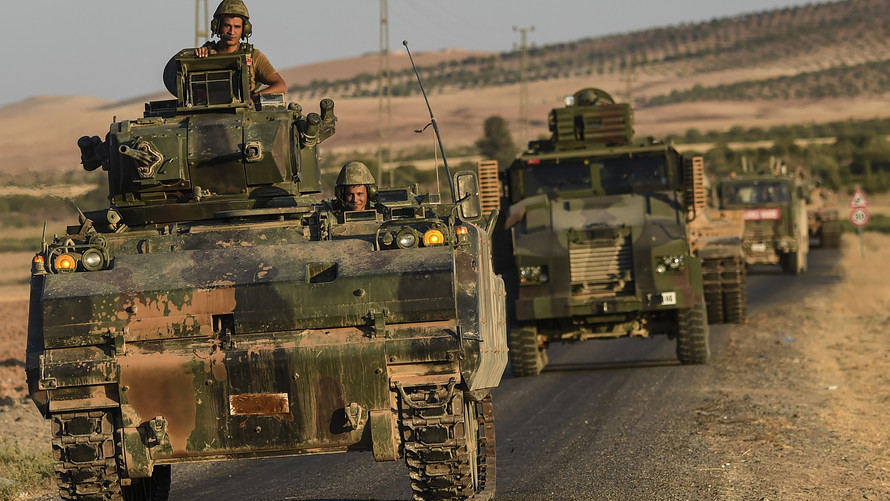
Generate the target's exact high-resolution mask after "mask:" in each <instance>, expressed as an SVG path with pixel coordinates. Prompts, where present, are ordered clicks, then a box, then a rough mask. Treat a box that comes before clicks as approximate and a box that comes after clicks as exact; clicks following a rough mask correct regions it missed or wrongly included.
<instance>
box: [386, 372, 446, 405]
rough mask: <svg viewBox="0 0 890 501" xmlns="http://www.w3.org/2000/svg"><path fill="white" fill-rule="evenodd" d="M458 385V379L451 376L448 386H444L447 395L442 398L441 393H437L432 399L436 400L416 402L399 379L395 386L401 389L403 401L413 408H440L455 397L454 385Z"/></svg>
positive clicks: (400, 393)
mask: <svg viewBox="0 0 890 501" xmlns="http://www.w3.org/2000/svg"><path fill="white" fill-rule="evenodd" d="M456 385H457V379H455V378H451V379H449V380H448V386H446V387H445V388H444V390H445V395H444V396H443V397H442V398H439V395H438V394H436V398H435V399H431V400H434V401H426V402H415V401H414V400H411V398H409V397H408V394H407V393H406V392H405V388H404V387H402V383H401V382H399V381H395V387H396V389H397V390H399V395H401V397H402V401H403V402H405V404H406V405H407V406H408V407H411V408H412V409H439V408H443V407H445V405H446V404H448V402H450V401H451V399H452V398H454V387H455V386H456Z"/></svg>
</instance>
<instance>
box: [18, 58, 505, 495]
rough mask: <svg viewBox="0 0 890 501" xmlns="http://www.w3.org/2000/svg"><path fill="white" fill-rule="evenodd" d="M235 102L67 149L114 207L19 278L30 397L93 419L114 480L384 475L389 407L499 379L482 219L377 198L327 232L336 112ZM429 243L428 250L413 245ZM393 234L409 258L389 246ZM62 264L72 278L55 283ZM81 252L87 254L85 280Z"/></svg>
mask: <svg viewBox="0 0 890 501" xmlns="http://www.w3.org/2000/svg"><path fill="white" fill-rule="evenodd" d="M190 57H191V56H190V55H189V54H188V53H187V52H183V53H180V55H179V56H178V59H177V61H180V63H181V64H182V68H181V69H180V71H187V70H188V66H189V65H191V64H195V65H197V66H199V67H200V68H205V67H206V68H211V67H212V65H213V64H225V65H230V66H231V65H235V63H237V61H236V60H234V59H231V60H230V58H229V57H228V56H221V58H220V59H218V63H215V62H213V61H210V62H206V61H205V62H195V61H193V60H194V58H193V57H192V58H191V59H189V58H190ZM232 57H243V55H242V56H232ZM235 66H237V65H235ZM232 67H234V66H232ZM200 68H199V69H200ZM206 68H205V69H206ZM211 69H212V68H211ZM180 90H182V89H180ZM236 94H237V93H235V92H234V91H233V94H232V95H233V97H232V99H230V101H232V102H231V103H229V104H226V105H225V106H223V105H218V106H217V108H220V109H219V110H216V111H215V110H213V109H212V108H213V107H210V108H211V109H206V110H192V109H190V107H189V106H187V102H186V100H184V98H183V96H178V99H177V100H171V101H169V102H168V101H162V102H152V103H148V104H147V105H146V116H145V117H144V118H142V119H138V120H135V121H122V122H117V123H115V124H112V126H111V128H110V133H109V135H108V137H107V138H106V140H105V141H102V140H98V138H92V139H91V138H84V139H82V140H81V141H80V142H79V144H80V145H81V149H82V158H83V162H84V166H85V167H87V168H88V169H91V168H98V167H99V166H102V167H103V168H104V169H105V170H107V171H108V177H109V189H110V193H111V200H112V204H113V205H112V207H111V208H109V209H104V210H95V211H90V212H87V213H85V214H84V215H83V216H82V217H81V219H80V221H79V224H78V225H72V226H70V227H69V228H68V234H67V235H64V236H61V237H58V238H55V239H54V240H53V241H52V242H50V243H47V244H45V246H44V249H43V250H42V251H41V252H40V253H38V256H37V258H38V259H36V260H35V263H34V265H33V267H32V296H31V309H30V318H29V332H28V337H29V340H28V353H27V360H28V362H27V374H28V383H29V388H30V390H31V395H32V398H33V400H34V401H35V403H36V404H37V405H38V408H39V409H40V410H41V412H43V413H44V415H45V416H46V417H48V418H52V419H54V420H55V421H56V422H58V423H59V427H61V428H64V427H65V426H67V425H66V424H65V423H68V422H69V421H71V422H80V421H78V420H86V421H88V420H89V419H93V418H92V417H87V416H92V415H93V414H92V413H93V412H95V413H96V414H97V415H99V414H101V415H102V416H103V417H102V418H101V419H102V420H104V421H103V422H108V423H112V425H111V426H113V427H114V429H113V430H111V431H105V432H103V433H105V435H107V436H111V435H112V434H118V435H119V436H120V438H121V439H122V440H120V441H119V444H118V445H117V447H118V448H119V450H117V452H115V449H112V451H111V452H107V451H105V452H107V454H105V458H106V459H110V458H111V457H112V456H116V457H118V468H119V470H118V471H119V473H120V475H121V476H122V477H130V478H144V477H148V476H150V475H151V472H152V468H153V465H154V464H158V463H173V462H182V461H195V460H205V459H207V460H209V459H223V458H242V457H259V456H273V455H291V454H311V453H320V452H340V451H347V450H353V449H354V450H373V451H374V456H375V459H377V460H393V459H396V458H397V457H398V456H399V454H400V453H401V446H400V444H401V443H402V441H403V440H404V439H405V438H404V437H401V436H400V430H401V429H402V428H401V427H400V419H401V416H402V414H401V413H402V412H403V410H402V409H400V404H399V402H400V398H403V395H405V394H407V393H406V391H407V392H410V393H411V394H412V395H416V394H418V393H421V392H423V391H425V390H424V388H426V387H428V386H434V387H441V388H445V387H451V388H456V389H457V391H458V392H467V394H468V395H474V396H475V397H476V398H479V399H482V398H483V397H484V396H485V394H486V393H487V392H488V391H489V390H490V389H491V388H492V387H494V386H496V385H497V384H498V383H499V381H500V377H501V374H502V373H503V370H504V367H505V365H506V357H507V354H506V351H507V348H506V333H505V329H506V320H505V309H504V297H505V292H504V284H503V280H502V279H501V278H500V277H499V276H497V275H495V274H494V271H493V268H492V265H491V242H490V234H489V233H488V232H487V231H486V230H484V229H483V228H482V227H481V226H479V225H485V224H487V219H486V218H485V217H482V218H477V219H473V220H463V219H461V218H460V217H459V216H458V214H461V210H460V208H458V207H456V206H455V205H454V204H450V203H442V202H441V201H440V200H439V198H438V196H433V195H424V194H416V193H414V192H413V191H412V190H411V189H408V188H393V189H391V190H389V191H388V192H387V191H386V190H381V194H380V200H379V201H378V204H377V205H378V210H377V212H372V213H369V217H370V219H366V220H363V221H357V222H344V219H345V218H344V215H343V214H341V213H338V212H335V211H334V210H333V208H332V207H333V206H332V204H330V203H318V202H317V201H315V200H314V199H313V198H311V197H307V196H305V194H306V193H309V194H312V193H314V192H317V191H319V190H320V184H319V183H320V172H319V168H318V162H317V159H318V156H317V150H316V146H317V144H318V143H320V142H321V141H323V140H324V139H325V138H327V137H329V136H330V135H331V134H333V127H334V124H335V122H336V117H334V116H333V102H330V101H329V100H326V101H327V102H326V101H322V103H321V113H320V114H315V113H310V114H309V115H303V114H302V108H301V107H300V106H299V105H284V104H283V103H279V102H274V101H273V102H269V103H261V106H260V109H254V108H253V105H252V104H250V103H247V102H244V101H241V100H239V99H240V98H236V97H235V95H236ZM238 95H240V94H238ZM158 158H161V160H158ZM472 184H473V183H470V186H472ZM474 197H478V195H476V194H474V193H471V196H470V197H469V199H468V202H467V203H472V202H474V200H475V199H474ZM477 223H478V225H477ZM432 229H435V230H438V231H440V232H441V233H442V236H443V237H444V241H443V242H441V243H438V244H426V243H424V242H423V235H424V233H425V232H427V231H429V230H432ZM407 233H410V234H412V235H414V236H415V237H416V240H415V242H416V243H414V244H413V245H408V246H406V247H405V248H402V247H400V246H399V244H398V238H397V237H398V236H399V235H402V234H407ZM66 253H67V254H70V255H71V256H73V258H74V259H75V260H76V261H77V263H78V264H77V268H76V269H74V270H70V271H65V270H60V269H57V268H56V267H55V264H54V259H55V258H56V257H57V256H59V255H62V254H66ZM90 253H93V255H94V256H95V255H101V256H103V261H102V262H101V264H100V265H99V266H97V267H96V269H94V270H93V271H88V268H87V265H86V259H85V257H86V256H87V255H88V254H90ZM96 253H98V254H96ZM421 394H422V393H421ZM400 395H402V396H400ZM461 401H462V400H461ZM78 412H79V414H77V413H78ZM60 413H68V414H60ZM96 419H99V418H96ZM54 437H61V438H59V440H62V439H65V440H68V439H69V438H68V436H67V435H65V432H64V430H63V432H57V433H56V435H54ZM109 443H110V442H109ZM103 444H104V442H103ZM66 447H67V446H65V447H62V448H61V449H64V450H65V451H66V452H65V454H69V453H75V454H76V453H81V452H82V451H80V450H79V449H77V448H75V447H72V448H66ZM102 447H103V449H102V450H103V451H104V450H105V449H104V447H105V446H104V445H103V446H102ZM87 449H89V448H87ZM96 450H98V449H96ZM86 452H87V453H93V452H94V451H93V449H89V450H86ZM105 452H103V453H105ZM57 466H58V467H59V469H60V472H61V473H60V474H62V475H63V476H64V475H65V474H66V473H65V472H66V471H67V469H68V468H70V466H69V465H67V463H65V462H64V461H62V462H60V463H57ZM62 483H63V484H64V483H65V481H63V482H62ZM63 488H64V487H63Z"/></svg>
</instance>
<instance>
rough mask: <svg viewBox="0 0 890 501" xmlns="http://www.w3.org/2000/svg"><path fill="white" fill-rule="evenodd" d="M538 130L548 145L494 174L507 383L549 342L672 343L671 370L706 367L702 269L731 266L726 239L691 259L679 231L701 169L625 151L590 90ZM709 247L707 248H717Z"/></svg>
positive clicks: (670, 156)
mask: <svg viewBox="0 0 890 501" xmlns="http://www.w3.org/2000/svg"><path fill="white" fill-rule="evenodd" d="M548 124H549V128H550V131H551V133H552V134H551V137H550V138H549V139H543V140H535V141H530V142H529V143H528V149H527V150H526V151H525V152H523V153H521V154H520V155H519V156H518V157H517V158H516V159H515V160H514V161H513V163H512V164H511V165H510V166H509V167H508V168H507V169H506V170H505V171H504V174H503V182H504V185H505V188H504V189H505V194H506V196H505V200H504V201H503V203H502V206H504V207H509V208H508V210H507V211H506V217H505V220H504V222H503V228H504V230H503V231H504V233H502V235H503V237H502V238H500V239H498V242H499V243H501V245H498V246H497V247H498V251H497V254H498V260H497V261H498V262H499V263H506V265H505V267H504V277H505V280H506V281H507V282H508V285H507V291H508V303H507V304H508V317H509V318H510V327H509V340H510V355H511V356H510V360H511V367H512V370H513V374H514V375H517V376H529V375H537V374H539V373H540V372H541V371H542V370H543V368H544V367H545V366H546V365H547V363H548V357H547V346H548V345H549V344H550V343H552V342H556V341H559V342H566V341H568V342H571V341H581V340H588V339H595V338H616V337H623V336H640V337H648V336H650V335H656V334H661V335H667V336H668V337H670V338H676V340H677V348H676V352H677V357H678V358H679V360H680V361H681V362H682V363H685V364H701V363H706V362H707V361H708V358H709V356H710V349H709V343H708V321H707V310H706V301H705V288H704V283H703V278H702V269H703V264H702V263H703V261H706V260H707V259H719V258H727V257H735V258H738V259H740V255H741V254H740V246H739V241H738V239H736V240H735V244H734V246H732V245H730V246H729V247H728V251H726V252H724V253H715V255H714V256H704V255H697V254H696V253H694V251H693V248H692V245H691V244H692V242H691V240H690V234H688V233H687V230H688V229H687V220H688V219H695V218H696V217H702V218H703V217H704V215H703V213H704V206H705V204H704V203H703V201H704V198H703V197H704V191H703V190H701V189H699V190H696V189H694V188H695V186H698V187H699V188H701V187H702V182H703V181H702V180H703V163H702V162H701V161H700V159H699V160H698V161H697V162H693V159H691V158H685V157H683V156H682V155H680V154H679V153H678V152H677V151H676V150H675V149H674V148H673V147H672V146H670V145H668V144H665V143H663V142H659V141H656V140H654V139H651V138H648V139H643V140H639V141H635V140H634V138H633V128H632V125H633V117H632V110H631V109H630V106H629V105H627V104H616V103H615V102H614V100H613V99H612V97H611V96H610V95H609V94H608V93H606V92H604V91H602V90H600V89H595V88H586V89H582V90H580V91H578V92H576V93H575V94H573V95H571V96H568V97H567V98H566V100H565V107H564V108H556V109H553V110H552V111H551V112H550V114H549V116H548ZM694 167H695V168H697V169H698V173H697V174H695V173H694V172H693V171H694ZM694 179H697V180H698V184H697V185H696V184H695V183H694V182H693V180H694ZM695 197H698V199H699V202H698V203H696V202H695ZM699 207H700V208H699ZM713 237H714V238H713V241H712V242H711V244H712V246H711V247H709V248H712V247H713V245H717V244H719V243H720V242H722V240H721V238H722V237H719V236H713ZM726 238H728V239H729V240H732V238H733V237H732V236H729V237H726ZM702 246H703V248H704V247H708V244H705V243H703V244H702ZM724 254H726V255H724ZM505 256H506V257H505ZM714 280H716V281H717V282H718V283H722V282H723V281H726V280H739V277H738V276H736V277H729V274H728V273H727V274H719V273H718V274H717V275H715V277H714ZM741 280H742V283H743V282H744V274H742V275H741ZM715 293H716V294H720V295H721V300H722V288H718V289H716V290H715ZM742 297H743V296H742Z"/></svg>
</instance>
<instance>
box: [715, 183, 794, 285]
mask: <svg viewBox="0 0 890 501" xmlns="http://www.w3.org/2000/svg"><path fill="white" fill-rule="evenodd" d="M716 192H717V193H716V195H717V199H718V204H719V208H720V209H721V210H724V211H737V212H738V213H740V214H743V218H744V221H745V232H744V237H743V240H744V242H743V247H744V251H745V262H746V263H747V264H748V265H760V264H767V265H775V264H778V265H779V266H781V267H782V270H783V271H784V272H786V273H790V274H794V275H799V274H801V273H804V272H805V271H806V270H807V254H808V252H809V247H810V243H809V225H808V221H807V207H806V193H804V188H803V186H802V185H801V184H800V183H798V181H797V178H795V177H794V176H791V175H788V174H784V173H782V172H781V171H779V172H766V173H760V174H753V173H752V174H741V175H736V176H731V177H729V178H726V179H723V180H721V181H720V182H719V183H718V184H717V187H716Z"/></svg>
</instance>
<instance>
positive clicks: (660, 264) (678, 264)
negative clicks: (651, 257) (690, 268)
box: [655, 254, 686, 273]
mask: <svg viewBox="0 0 890 501" xmlns="http://www.w3.org/2000/svg"><path fill="white" fill-rule="evenodd" d="M685 269H686V256H684V255H682V254H675V255H671V256H662V257H660V258H655V272H656V273H667V272H669V271H683V270H685Z"/></svg>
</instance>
